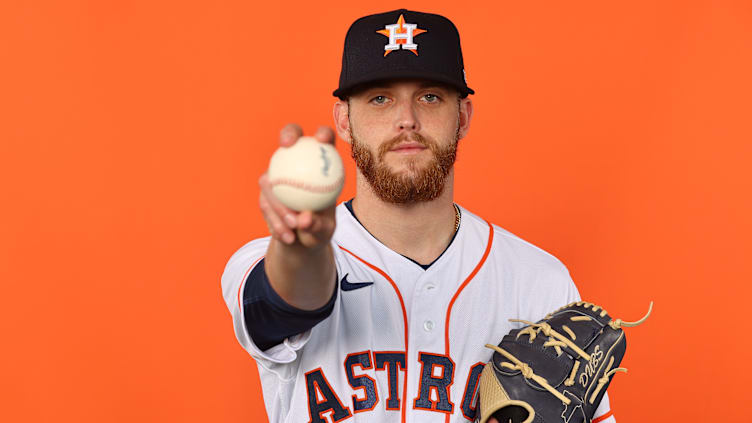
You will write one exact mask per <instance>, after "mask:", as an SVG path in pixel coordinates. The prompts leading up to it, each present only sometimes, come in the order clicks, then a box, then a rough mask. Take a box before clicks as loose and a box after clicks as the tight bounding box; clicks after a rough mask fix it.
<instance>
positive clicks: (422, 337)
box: [222, 204, 613, 423]
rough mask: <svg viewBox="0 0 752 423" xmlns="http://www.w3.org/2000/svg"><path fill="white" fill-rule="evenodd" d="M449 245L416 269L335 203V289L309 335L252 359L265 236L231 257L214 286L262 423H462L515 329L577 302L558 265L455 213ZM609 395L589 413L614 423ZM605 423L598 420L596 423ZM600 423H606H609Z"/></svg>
mask: <svg viewBox="0 0 752 423" xmlns="http://www.w3.org/2000/svg"><path fill="white" fill-rule="evenodd" d="M461 212H462V223H461V225H460V228H459V230H458V232H457V234H456V235H455V238H454V239H453V240H452V242H451V243H450V245H449V247H448V248H447V249H446V251H444V253H443V254H442V255H441V256H440V257H439V258H438V259H437V260H436V261H435V262H434V263H433V264H431V266H430V267H429V268H428V269H427V270H424V268H423V267H421V266H420V265H418V264H417V263H415V262H414V261H412V260H410V259H408V258H406V257H404V256H402V255H400V254H398V253H396V252H394V251H392V250H390V249H389V248H387V247H386V246H385V245H383V244H382V243H381V242H379V240H377V239H376V238H374V237H373V236H372V235H371V234H370V233H369V232H368V231H367V230H366V229H365V228H364V227H363V226H362V225H361V224H360V223H359V222H358V220H357V219H356V218H355V217H354V216H353V215H352V213H351V212H350V211H349V210H348V209H347V208H346V207H345V205H344V204H340V205H339V206H338V207H337V211H336V218H337V229H336V231H335V233H334V236H333V238H332V246H333V248H334V258H335V261H336V267H337V274H338V278H339V280H340V283H339V288H338V289H339V292H338V293H337V298H336V301H335V303H334V309H333V311H332V313H331V315H329V316H328V317H327V318H325V319H324V320H323V321H321V322H320V323H318V324H317V325H316V326H314V327H313V328H312V329H310V330H308V331H306V332H305V333H301V334H299V335H296V336H292V337H289V338H287V339H285V340H284V342H282V343H281V344H279V345H276V346H274V347H271V348H270V349H268V350H266V351H261V350H260V349H259V348H258V347H257V346H256V345H255V344H254V342H253V340H252V339H251V336H250V335H249V333H248V329H247V327H246V322H245V320H244V313H243V302H242V301H241V300H240V298H241V295H242V290H243V285H244V283H245V281H246V279H247V277H248V274H249V273H250V271H251V269H252V268H253V267H254V266H255V265H256V263H258V262H259V260H260V259H261V258H262V257H263V255H264V254H265V252H266V249H267V246H268V244H269V237H266V238H262V239H257V240H254V241H252V242H250V243H248V244H246V245H245V246H243V247H242V248H241V249H240V250H238V251H237V252H236V253H235V254H234V255H233V256H232V258H231V259H230V261H229V263H228V264H227V267H226V268H225V272H224V274H223V276H222V289H223V294H224V299H225V302H226V303H227V307H228V308H229V309H230V313H231V314H232V317H233V323H234V327H235V334H236V336H237V339H238V341H239V342H240V344H241V345H242V346H243V348H245V349H246V351H248V353H249V354H250V355H251V356H252V357H253V358H254V359H255V360H256V362H257V364H258V368H259V374H260V377H261V384H262V387H263V393H264V402H265V404H266V411H267V413H268V415H269V420H270V421H271V422H290V423H292V422H295V423H305V422H344V421H349V422H380V423H382V422H439V421H444V422H468V421H472V420H473V419H474V416H475V396H476V395H475V394H476V383H477V381H478V376H479V375H480V372H481V369H482V366H483V364H484V363H486V362H487V361H488V360H489V359H490V357H491V354H492V351H491V350H489V349H487V348H485V347H484V345H485V344H486V343H490V344H494V345H495V344H497V343H499V342H500V341H501V338H502V337H503V336H504V335H505V334H506V333H507V332H509V331H510V330H511V329H512V328H513V327H519V326H517V324H513V323H510V322H509V321H508V319H510V318H519V319H525V320H530V321H537V320H539V319H541V318H543V316H545V315H546V313H548V312H550V311H552V310H555V309H557V308H559V307H560V306H562V305H565V304H567V303H570V302H573V301H577V300H579V294H578V292H577V288H576V287H575V285H574V283H573V282H572V280H571V278H570V276H569V272H568V271H567V269H566V268H565V267H564V265H563V264H561V262H559V260H557V259H556V258H555V257H553V256H552V255H550V254H548V253H546V252H545V251H543V250H541V249H539V248H537V247H535V246H533V245H531V244H530V243H528V242H526V241H523V240H522V239H520V238H518V237H516V236H514V235H512V234H511V233H509V232H507V231H505V230H504V229H502V228H500V227H498V226H495V225H492V224H490V223H488V222H486V221H484V220H483V219H481V218H480V217H478V216H475V215H474V214H472V213H470V212H468V211H467V210H465V209H461ZM608 415H610V412H609V401H608V397H607V396H606V397H604V400H603V402H602V403H601V406H600V407H599V409H598V412H597V413H596V416H602V418H601V419H599V420H598V421H601V422H603V421H608V422H611V421H613V417H606V416H608ZM604 417H605V419H604ZM606 419H608V420H606Z"/></svg>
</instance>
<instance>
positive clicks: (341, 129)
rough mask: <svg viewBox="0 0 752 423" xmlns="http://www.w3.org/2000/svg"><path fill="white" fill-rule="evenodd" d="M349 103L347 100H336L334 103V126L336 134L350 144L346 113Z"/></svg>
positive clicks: (348, 117)
mask: <svg viewBox="0 0 752 423" xmlns="http://www.w3.org/2000/svg"><path fill="white" fill-rule="evenodd" d="M349 107H350V106H349V105H348V104H347V101H344V100H337V102H336V103H334V128H335V129H337V135H339V137H340V138H341V139H342V140H343V141H344V142H346V143H348V144H352V138H351V137H350V115H349V113H348V109H349Z"/></svg>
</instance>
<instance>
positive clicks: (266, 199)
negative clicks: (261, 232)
mask: <svg viewBox="0 0 752 423" xmlns="http://www.w3.org/2000/svg"><path fill="white" fill-rule="evenodd" d="M259 187H260V188H261V194H260V195H259V207H260V208H261V213H262V214H263V215H264V220H265V221H266V224H267V226H268V227H269V232H270V233H271V235H272V237H274V238H277V239H279V240H281V241H282V242H284V243H285V244H292V243H293V242H295V233H294V232H293V229H295V227H296V226H297V221H298V216H297V215H298V213H297V212H296V211H294V210H291V209H289V208H287V207H286V206H285V205H284V204H282V203H281V202H280V201H279V200H278V199H277V198H276V197H275V196H274V193H272V190H271V184H270V183H269V177H268V176H267V174H266V173H265V174H263V175H261V178H259Z"/></svg>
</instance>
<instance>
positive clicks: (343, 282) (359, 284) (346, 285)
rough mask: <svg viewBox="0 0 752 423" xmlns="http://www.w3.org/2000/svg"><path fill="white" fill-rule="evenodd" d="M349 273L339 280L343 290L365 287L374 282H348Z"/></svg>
mask: <svg viewBox="0 0 752 423" xmlns="http://www.w3.org/2000/svg"><path fill="white" fill-rule="evenodd" d="M348 275H349V273H347V274H345V276H344V277H343V278H342V280H341V281H340V282H339V286H340V287H342V290H343V291H353V290H356V289H359V288H365V287H367V286H369V285H373V282H348V281H347V276H348Z"/></svg>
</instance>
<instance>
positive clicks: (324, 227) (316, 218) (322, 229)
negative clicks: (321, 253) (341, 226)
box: [296, 206, 336, 247]
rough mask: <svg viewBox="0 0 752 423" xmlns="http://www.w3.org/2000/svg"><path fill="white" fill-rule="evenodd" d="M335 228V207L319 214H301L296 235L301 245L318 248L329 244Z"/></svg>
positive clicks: (310, 212) (309, 212) (305, 212)
mask: <svg viewBox="0 0 752 423" xmlns="http://www.w3.org/2000/svg"><path fill="white" fill-rule="evenodd" d="M335 227H336V219H335V207H334V206H331V207H328V208H326V209H324V210H321V211H319V212H312V211H304V212H301V213H300V214H299V215H298V221H297V229H296V233H297V235H298V240H299V241H300V243H301V244H303V245H304V246H306V247H316V246H320V245H325V244H328V243H329V240H331V239H332V235H334V229H335Z"/></svg>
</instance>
